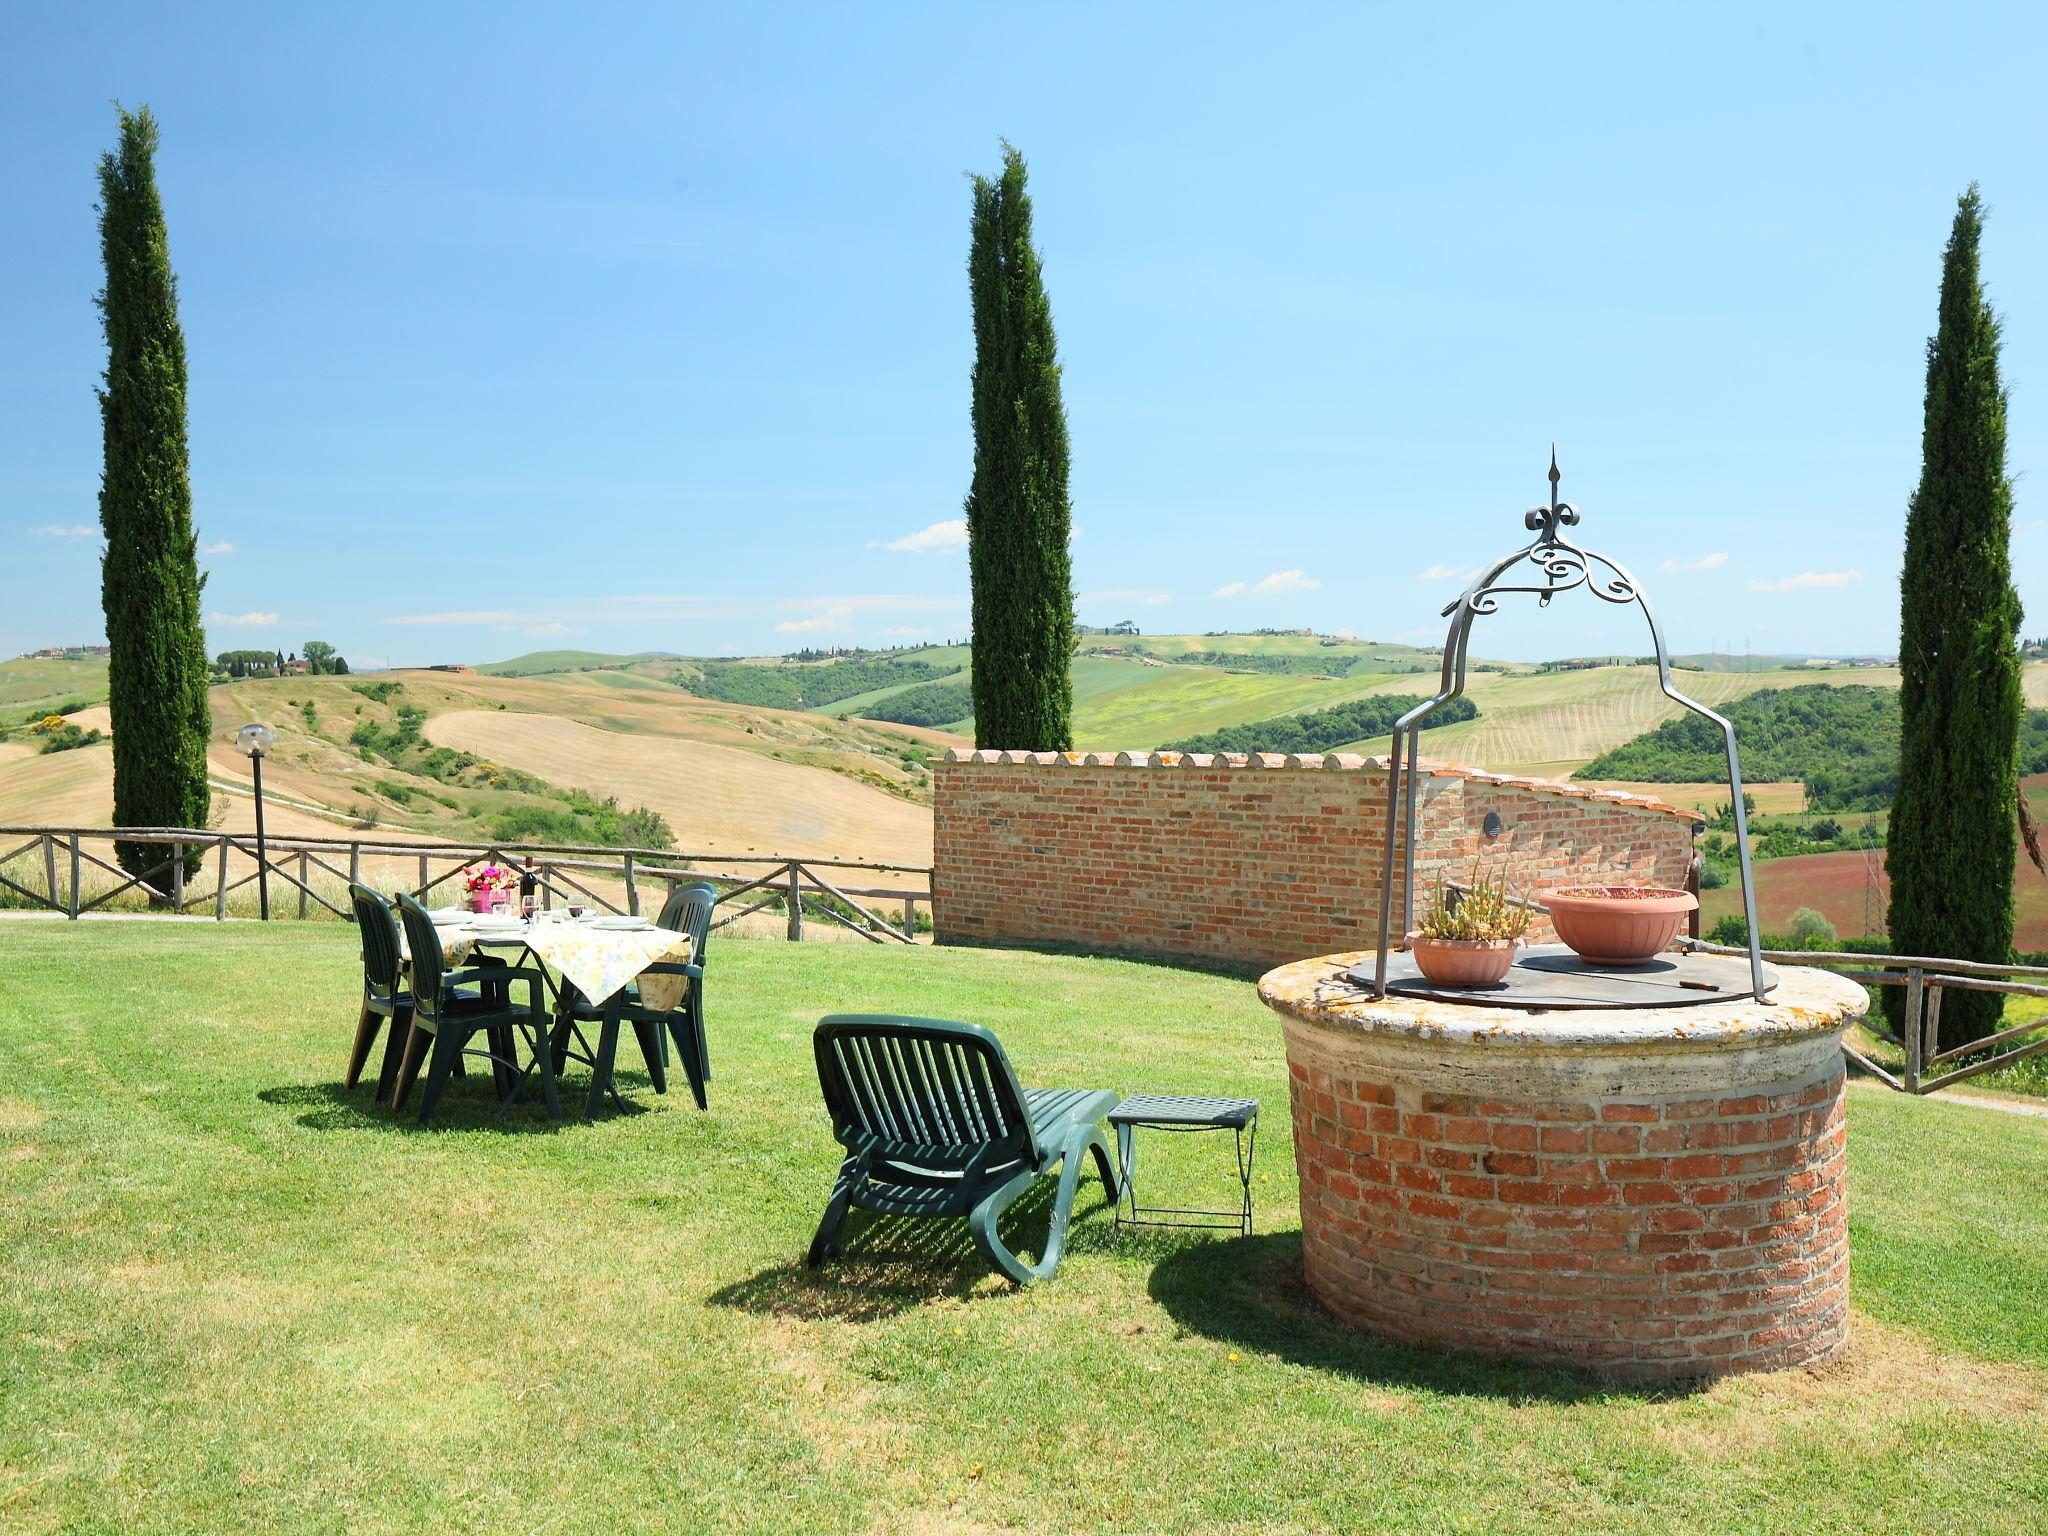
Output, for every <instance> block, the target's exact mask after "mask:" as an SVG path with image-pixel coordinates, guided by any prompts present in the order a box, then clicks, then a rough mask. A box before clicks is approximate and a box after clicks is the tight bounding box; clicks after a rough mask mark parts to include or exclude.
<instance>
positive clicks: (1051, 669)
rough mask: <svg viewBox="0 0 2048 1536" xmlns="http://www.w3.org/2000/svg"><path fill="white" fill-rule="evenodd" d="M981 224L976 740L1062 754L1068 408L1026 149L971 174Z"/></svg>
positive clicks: (977, 249) (973, 266)
mask: <svg viewBox="0 0 2048 1536" xmlns="http://www.w3.org/2000/svg"><path fill="white" fill-rule="evenodd" d="M972 231H973V239H972V243H971V245H970V246H969V249H968V256H967V278H968V286H969V288H970V290H971V291H972V293H973V297H974V483H973V485H972V487H971V488H970V489H969V490H968V493H967V541H968V542H967V559H968V567H969V570H970V573H971V574H972V577H973V583H974V679H973V682H974V739H975V742H976V743H977V744H978V745H980V746H984V747H1001V748H1013V747H1014V748H1021V749H1023V750H1026V751H1033V752H1044V751H1058V752H1065V751H1068V750H1070V749H1071V748H1072V747H1073V744H1074V728H1073V718H1072V717H1073V709H1074V687H1073V681H1072V679H1071V678H1070V677H1069V675H1068V672H1067V663H1068V660H1069V658H1070V657H1071V656H1072V654H1073V649H1074V594H1073V589H1072V579H1073V564H1072V558H1071V556H1070V555H1069V553H1068V551H1067V542H1068V539H1069V538H1070V536H1071V532H1072V529H1071V516H1070V507H1069V504H1068V500H1067V413H1066V408H1065V407H1064V406H1063V405H1061V403H1060V364H1059V356H1058V346H1057V343H1056V342H1055V340H1054V338H1053V331H1052V306H1051V305H1050V304H1049V303H1047V301H1046V297H1045V284H1044V281H1043V278H1042V274H1041V272H1040V270H1039V262H1038V252H1037V251H1036V250H1034V249H1033V248H1032V245H1031V198H1030V196H1029V194H1027V193H1026V192H1025V190H1024V157H1023V156H1022V155H1020V154H1018V153H1017V151H1016V149H1015V148H1013V147H1012V146H1011V145H1009V144H1008V143H1005V144H1004V145H1003V169H1002V174H1001V175H999V176H997V177H996V178H995V179H994V180H990V179H988V178H987V177H984V176H976V177H975V178H974V218H973V225H972Z"/></svg>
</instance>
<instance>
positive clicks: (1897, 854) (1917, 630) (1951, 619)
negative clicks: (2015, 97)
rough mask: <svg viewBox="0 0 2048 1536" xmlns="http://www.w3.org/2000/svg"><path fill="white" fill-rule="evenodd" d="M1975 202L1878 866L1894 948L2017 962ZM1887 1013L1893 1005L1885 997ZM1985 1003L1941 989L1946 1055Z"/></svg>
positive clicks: (1956, 287)
mask: <svg viewBox="0 0 2048 1536" xmlns="http://www.w3.org/2000/svg"><path fill="white" fill-rule="evenodd" d="M1983 225H1984V205H1983V200H1982V199H1981V198H1980V197H1979V196H1978V192H1977V187H1976V184H1975V183H1972V184H1971V186H1970V189H1969V191H1967V192H1965V193H1964V194H1963V195H1962V197H1961V198H1960V199H1959V200H1958V202H1957V206H1956V217H1955V226H1954V228H1953V230H1952V231H1951V233H1950V235H1949V242H1948V250H1947V252H1946V254H1945V255H1944V256H1943V258H1942V273H1941V318H1940V322H1939V325H1938V326H1937V328H1936V330H1935V334H1934V336H1933V339H1932V340H1930V341H1929V342H1928V343H1927V408H1926V419H1925V425H1924V427H1923V429H1922V433H1921V439H1920V454H1921V467H1920V485H1919V488H1918V489H1917V490H1915V491H1914V493H1913V499H1912V501H1911V502H1910V503H1909V504H1908V506H1907V511H1906V556H1905V565H1904V568H1903V570H1902V571H1901V573H1900V578H1899V598H1900V602H1899V667H1900V671H1901V673H1902V680H1901V686H1900V707H1901V713H1902V733H1901V741H1900V756H1899V793H1898V799H1897V801H1896V802H1895V804H1894V805H1893V807H1892V816H1891V832H1890V836H1889V839H1888V850H1887V852H1886V855H1885V866H1886V869H1887V871H1888V872H1889V874H1890V876H1891V887H1892V897H1891V919H1890V927H1891V943H1892V948H1893V949H1894V950H1895V951H1896V952H1898V953H1900V954H1907V955H1946V956H1951V957H1954V958H1958V959H1965V960H1984V961H1990V962H1993V963H2003V962H2006V961H2008V960H2010V958H2011V955H2012V934H2013V871H2014V860H2015V856H2016V854H2017V838H2018V833H2017V826H2016V818H2015V806H2016V804H2017V802H2018V798H2019V729H2020V722H2021V719H2022V714H2023V709H2024V702H2023V699H2022V696H2021V690H2020V656H2019V649H2018V643H2017V642H2018V636H2019V628H2020V600H2019V594H2018V593H2017V592H2016V591H2015V590H2014V589H2013V584H2012V560H2011V550H2010V543H2011V532H2012V482H2011V480H2010V479H2009V478H2008V477H2007V475H2006V470H2005V405H2006V399H2005V390H2004V388H2003V387H2002V386H2001V385H2000V383H1999V378H1998V340H1999V322H1998V318H1997V316H1995V315H1994V314H1992V312H1991V306H1990V305H1989V304H1987V303H1986V302H1985V299H1984V291H1983V287H1982V285H1981V283H1980V282H1979V280H1978V275H1977V247H1978V242H1979V238H1980V236H1981V235H1982V232H1983ZM1897 990H1898V989H1896V988H1889V987H1888V988H1886V989H1885V991H1886V993H1887V1004H1888V1007H1889V1008H1890V1010H1891V1011H1892V1013H1893V1016H1894V1017H1895V1018H1897V1017H1899V1016H1901V1015H1902V1014H1903V1003H1904V999H1903V997H1900V998H1897V999H1894V998H1892V997H1891V996H1889V994H1891V993H1893V992H1895V991H1897ZM2003 1001H2004V1000H2003V999H2002V998H2000V997H1998V996H1996V995H1994V994H1989V993H1976V992H1954V991H1951V992H1949V993H1947V994H1946V995H1945V997H1944V999H1943V1003H1942V1011H1941V1045H1942V1048H1943V1049H1944V1050H1946V1049H1950V1048H1953V1047H1955V1046H1958V1045H1961V1044H1964V1043H1965V1042H1967V1041H1970V1040H1977V1039H1981V1038H1982V1037H1983V1036H1985V1035H1987V1034H1990V1033H1991V1032H1992V1031H1993V1030H1994V1029H1996V1028H1997V1023H1998V1018H1999V1013H2000V1005H2001V1003H2002V1002H2003Z"/></svg>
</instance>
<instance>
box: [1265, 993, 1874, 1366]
mask: <svg viewBox="0 0 2048 1536" xmlns="http://www.w3.org/2000/svg"><path fill="white" fill-rule="evenodd" d="M1356 958H1359V957H1358V956H1356V955H1344V956H1336V957H1327V958H1323V959H1316V960H1301V961H1295V962H1293V963H1291V964H1289V965H1286V966H1283V967H1280V968H1278V969H1276V970H1274V971H1271V972H1268V973H1267V974H1266V975H1265V976H1264V977H1262V978H1261V979H1260V982H1259V995H1260V996H1261V998H1262V999H1264V1001H1265V1002H1266V1003H1267V1005H1268V1006H1269V1007H1272V1008H1273V1009H1274V1010H1275V1011H1276V1012H1278V1013H1279V1014H1280V1015H1281V1020H1282V1030H1283V1033H1284V1035H1285V1039H1286V1045H1287V1067H1288V1075H1289V1083H1288V1090H1289V1092H1288V1101H1289V1106H1290V1109H1291V1112H1292V1116H1293V1126H1294V1154H1295V1166H1296V1169H1297V1171H1298V1173H1299V1174H1300V1179H1301V1234H1302V1236H1301V1243H1302V1263H1303V1269H1304V1273H1305V1276H1306V1278H1307V1280H1308V1283H1309V1286H1310V1288H1311V1289H1312V1290H1313V1291H1314V1292H1315V1293H1316V1295H1317V1296H1319V1297H1320V1298H1321V1299H1322V1300H1323V1302H1324V1303H1325V1304H1326V1305H1327V1306H1328V1307H1329V1308H1330V1309H1331V1310H1332V1311H1333V1312H1335V1313H1337V1314H1338V1315H1339V1316H1341V1317H1343V1318H1344V1319H1346V1320H1347V1321H1349V1322H1352V1323H1355V1324H1357V1325H1359V1326H1361V1327H1365V1328H1370V1329H1372V1330H1373V1331H1375V1332H1378V1333H1382V1334H1386V1335H1388V1336H1390V1337H1393V1338H1397V1339H1401V1340H1404V1341H1407V1342H1410V1343H1416V1344H1425V1345H1430V1346H1437V1347H1449V1348H1454V1349H1461V1350H1466V1351H1470V1352H1473V1353H1477V1354H1485V1355H1501V1356H1516V1357H1521V1358H1526V1359H1535V1360H1543V1361H1551V1362H1557V1363H1564V1364H1569V1365H1574V1366H1580V1367H1587V1368H1591V1369H1595V1370H1598V1371H1600V1372H1602V1373H1604V1374H1609V1375H1613V1376H1617V1377H1623V1378H1628V1379H1631V1380H1637V1381H1669V1380H1682V1379H1690V1378H1695V1377H1700V1376H1708V1375H1718V1374H1721V1373H1724V1372H1729V1371H1751V1370H1768V1369H1776V1368H1779V1367H1782V1366H1791V1365H1799V1364H1807V1363H1812V1362H1816V1361H1820V1360H1824V1359H1826V1358H1827V1357H1828V1356H1830V1355H1832V1354H1833V1353H1834V1352H1835V1351H1836V1350H1837V1349H1838V1348H1839V1347H1840V1346H1841V1344H1842V1341H1843V1340H1844V1338H1845V1337H1846V1336H1847V1331H1848V1326H1849V1311H1848V1287H1849V1229H1848V1211H1847V1206H1846V1203H1845V1202H1846V1198H1847V1183H1846V1171H1845V1170H1846V1162H1845V1155H1844V1153H1845V1145H1846V1131H1847V1127H1846V1125H1845V1122H1844V1119H1843V1096H1842V1089H1843V1080H1844V1079H1843V1067H1842V1051H1841V1037H1842V1031H1843V1030H1844V1029H1845V1028H1846V1027H1847V1026H1848V1025H1849V1024H1850V1023H1851V1022H1853V1021H1854V1019H1855V1018H1856V1017H1857V1016H1859V1015H1860V1014H1861V1013H1862V1012H1863V1011H1864V1009H1865V1008H1866V1007H1867V1006H1868V1001H1869V1000H1868V997H1867V996H1866V994H1865V993H1864V991H1863V989H1862V988H1861V987H1860V986H1858V985H1856V984H1855V983H1854V982H1851V981H1848V980H1846V979H1844V978H1842V977H1839V976H1833V975H1829V974H1828V973H1826V972H1822V971H1815V970H1809V969H1804V968H1801V967H1794V966H1784V967H1779V968H1778V984H1777V987H1776V990H1774V991H1773V992H1772V994H1771V998H1770V1001H1769V1002H1768V1003H1765V1004H1759V1003H1757V1002H1755V1001H1753V1000H1751V999H1748V998H1744V997H1728V998H1722V999H1717V1000H1715V1001H1711V1002H1706V1003H1702V1004H1699V1005H1695V1006H1687V1007H1664V1008H1647V1009H1613V1010H1601V1009H1594V1010H1585V1011H1578V1012H1569V1011H1566V1012H1558V1011H1550V1012H1542V1013H1523V1012H1518V1011H1516V1010H1513V1009H1505V1008H1488V1007H1484V1006H1477V1005H1471V1004H1457V1005H1454V1004H1446V1003H1437V1002H1432V1001H1429V1000H1427V999H1417V998H1401V997H1392V998H1384V999H1376V998H1373V997H1372V996H1371V995H1370V994H1369V992H1368V991H1367V990H1366V989H1364V988H1356V987H1347V986H1345V985H1343V984H1341V983H1339V984H1333V983H1332V982H1331V981H1330V979H1329V977H1330V973H1331V972H1332V970H1333V969H1338V968H1341V967H1342V966H1343V965H1345V964H1347V963H1348V962H1350V961H1351V960H1354V959H1356Z"/></svg>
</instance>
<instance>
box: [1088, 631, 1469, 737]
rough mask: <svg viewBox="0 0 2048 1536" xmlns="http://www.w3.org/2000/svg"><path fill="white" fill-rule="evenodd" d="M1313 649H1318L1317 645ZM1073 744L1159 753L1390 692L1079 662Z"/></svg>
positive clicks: (1414, 683) (1350, 681)
mask: <svg viewBox="0 0 2048 1536" xmlns="http://www.w3.org/2000/svg"><path fill="white" fill-rule="evenodd" d="M1311 643H1312V642H1311ZM1071 671H1072V674H1073V679H1074V744H1075V746H1076V747H1078V748H1079V749H1080V750H1081V751H1083V752H1109V751H1123V750H1126V749H1133V750H1136V749H1146V748H1152V747H1157V746H1158V745H1159V744H1160V743H1161V742H1165V741H1176V740H1178V739H1180V738H1181V737H1183V736H1197V735H1201V734H1202V733H1204V732H1206V731H1214V730H1221V729H1222V728H1223V727H1224V726H1228V725H1241V724H1243V723H1244V722H1245V721H1247V720H1262V719H1266V718H1268V717H1270V716H1273V715H1286V714H1296V713H1299V712H1300V711H1302V710H1309V709H1324V708H1327V707H1328V706H1330V705H1332V704H1336V703H1341V702H1342V701H1343V700H1345V699H1355V698H1359V697H1361V696H1363V695H1365V694H1368V693H1375V692H1384V691H1386V688H1385V684H1386V683H1387V679H1386V678H1384V677H1347V678H1323V677H1290V676H1288V675H1286V674H1284V673H1271V672H1225V671H1222V670H1220V669H1218V668H1215V667H1192V666H1148V665H1146V664H1145V663H1144V662H1140V661H1126V660H1122V659H1120V658H1118V657H1114V656H1087V655H1082V656H1076V657H1075V658H1074V662H1073V666H1072V668H1071ZM1399 681H1400V682H1401V683H1403V684H1405V685H1407V686H1406V687H1405V688H1396V689H1395V690H1394V691H1395V692H1404V691H1405V692H1411V693H1417V694H1427V693H1428V692H1429V691H1430V690H1429V688H1428V687H1427V686H1426V685H1427V683H1428V679H1426V678H1425V679H1416V678H1413V677H1404V678H1401V679H1400V680H1399Z"/></svg>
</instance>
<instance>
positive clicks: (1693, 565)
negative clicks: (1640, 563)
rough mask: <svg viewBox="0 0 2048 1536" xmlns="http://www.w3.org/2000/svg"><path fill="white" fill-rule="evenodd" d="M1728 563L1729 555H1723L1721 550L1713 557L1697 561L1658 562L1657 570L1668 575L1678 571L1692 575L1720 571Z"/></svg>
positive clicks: (1712, 555)
mask: <svg viewBox="0 0 2048 1536" xmlns="http://www.w3.org/2000/svg"><path fill="white" fill-rule="evenodd" d="M1727 563H1728V557H1727V555H1725V554H1723V553H1722V552H1720V551H1719V550H1716V551H1715V552H1714V553H1713V554H1711V555H1701V556H1700V557H1699V559H1697V560H1687V561H1683V562H1680V561H1677V560H1660V561H1658V562H1657V569H1658V570H1660V571H1664V572H1667V573H1668V572H1673V571H1678V572H1684V573H1686V574H1688V575H1690V574H1693V573H1695V572H1699V571H1714V570H1719V569H1720V568H1721V567H1722V566H1724V565H1726V564H1727Z"/></svg>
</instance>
